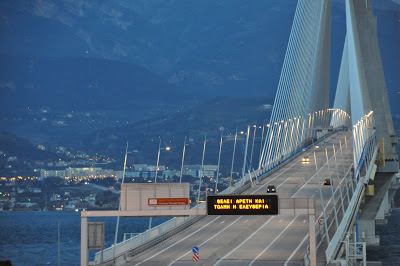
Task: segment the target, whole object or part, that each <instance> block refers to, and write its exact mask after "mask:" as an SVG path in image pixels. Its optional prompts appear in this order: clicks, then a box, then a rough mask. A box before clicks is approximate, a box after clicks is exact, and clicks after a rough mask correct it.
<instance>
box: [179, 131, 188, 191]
mask: <svg viewBox="0 0 400 266" xmlns="http://www.w3.org/2000/svg"><path fill="white" fill-rule="evenodd" d="M186 145H187V144H186V136H185V141H184V143H183V153H182V165H181V176H180V177H179V183H182V174H183V161H184V160H185V151H186Z"/></svg>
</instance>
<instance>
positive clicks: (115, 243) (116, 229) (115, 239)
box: [113, 142, 128, 257]
mask: <svg viewBox="0 0 400 266" xmlns="http://www.w3.org/2000/svg"><path fill="white" fill-rule="evenodd" d="M127 158H128V142H126V149H125V160H124V171H123V172H122V180H121V187H122V184H123V183H124V180H125V170H126V159H127ZM120 210H121V194H120V196H119V205H118V211H120ZM118 227H119V215H118V217H117V224H116V227H115V236H114V248H113V257H115V246H116V245H117V238H118Z"/></svg>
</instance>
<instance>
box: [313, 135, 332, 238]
mask: <svg viewBox="0 0 400 266" xmlns="http://www.w3.org/2000/svg"><path fill="white" fill-rule="evenodd" d="M313 145H314V142H313ZM314 162H315V170H316V174H317V178H318V188H319V194H320V196H321V204H322V214H323V216H324V220H325V223H324V225H325V232H326V244H327V245H329V242H330V240H329V231H328V227H327V225H326V221H327V220H326V214H325V204H324V197H323V196H322V190H321V178H320V177H319V173H318V165H317V157H316V156H315V147H314Z"/></svg>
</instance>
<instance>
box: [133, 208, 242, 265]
mask: <svg viewBox="0 0 400 266" xmlns="http://www.w3.org/2000/svg"><path fill="white" fill-rule="evenodd" d="M220 217H221V216H218V217H217V218H215V219H213V220H211V221H210V222H208V223H207V224H205V225H203V226H202V227H201V228H199V229H197V230H196V231H194V232H193V233H191V234H190V235H187V236H186V237H184V238H182V239H181V240H179V241H177V242H175V243H174V244H172V245H171V246H169V247H167V248H164V249H163V250H161V251H160V252H157V253H156V254H154V255H153V256H151V257H148V258H147V259H144V260H143V261H141V262H139V263H137V264H135V265H140V264H142V263H143V262H145V261H148V260H150V259H152V258H154V257H155V256H158V255H159V254H161V253H163V252H164V251H166V250H167V249H170V248H172V247H173V246H175V245H177V244H178V243H180V242H182V241H183V240H185V239H186V238H188V237H191V236H192V235H194V234H196V233H197V232H199V231H201V230H203V229H204V227H206V226H207V225H209V224H210V223H213V222H214V221H215V220H217V219H218V218H220ZM239 218H240V217H239Z"/></svg>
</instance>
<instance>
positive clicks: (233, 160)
mask: <svg viewBox="0 0 400 266" xmlns="http://www.w3.org/2000/svg"><path fill="white" fill-rule="evenodd" d="M236 139H237V128H236V133H235V142H234V144H233V153H232V166H231V176H230V182H229V187H230V186H231V184H232V179H233V178H232V174H233V163H234V162H235V151H236Z"/></svg>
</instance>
